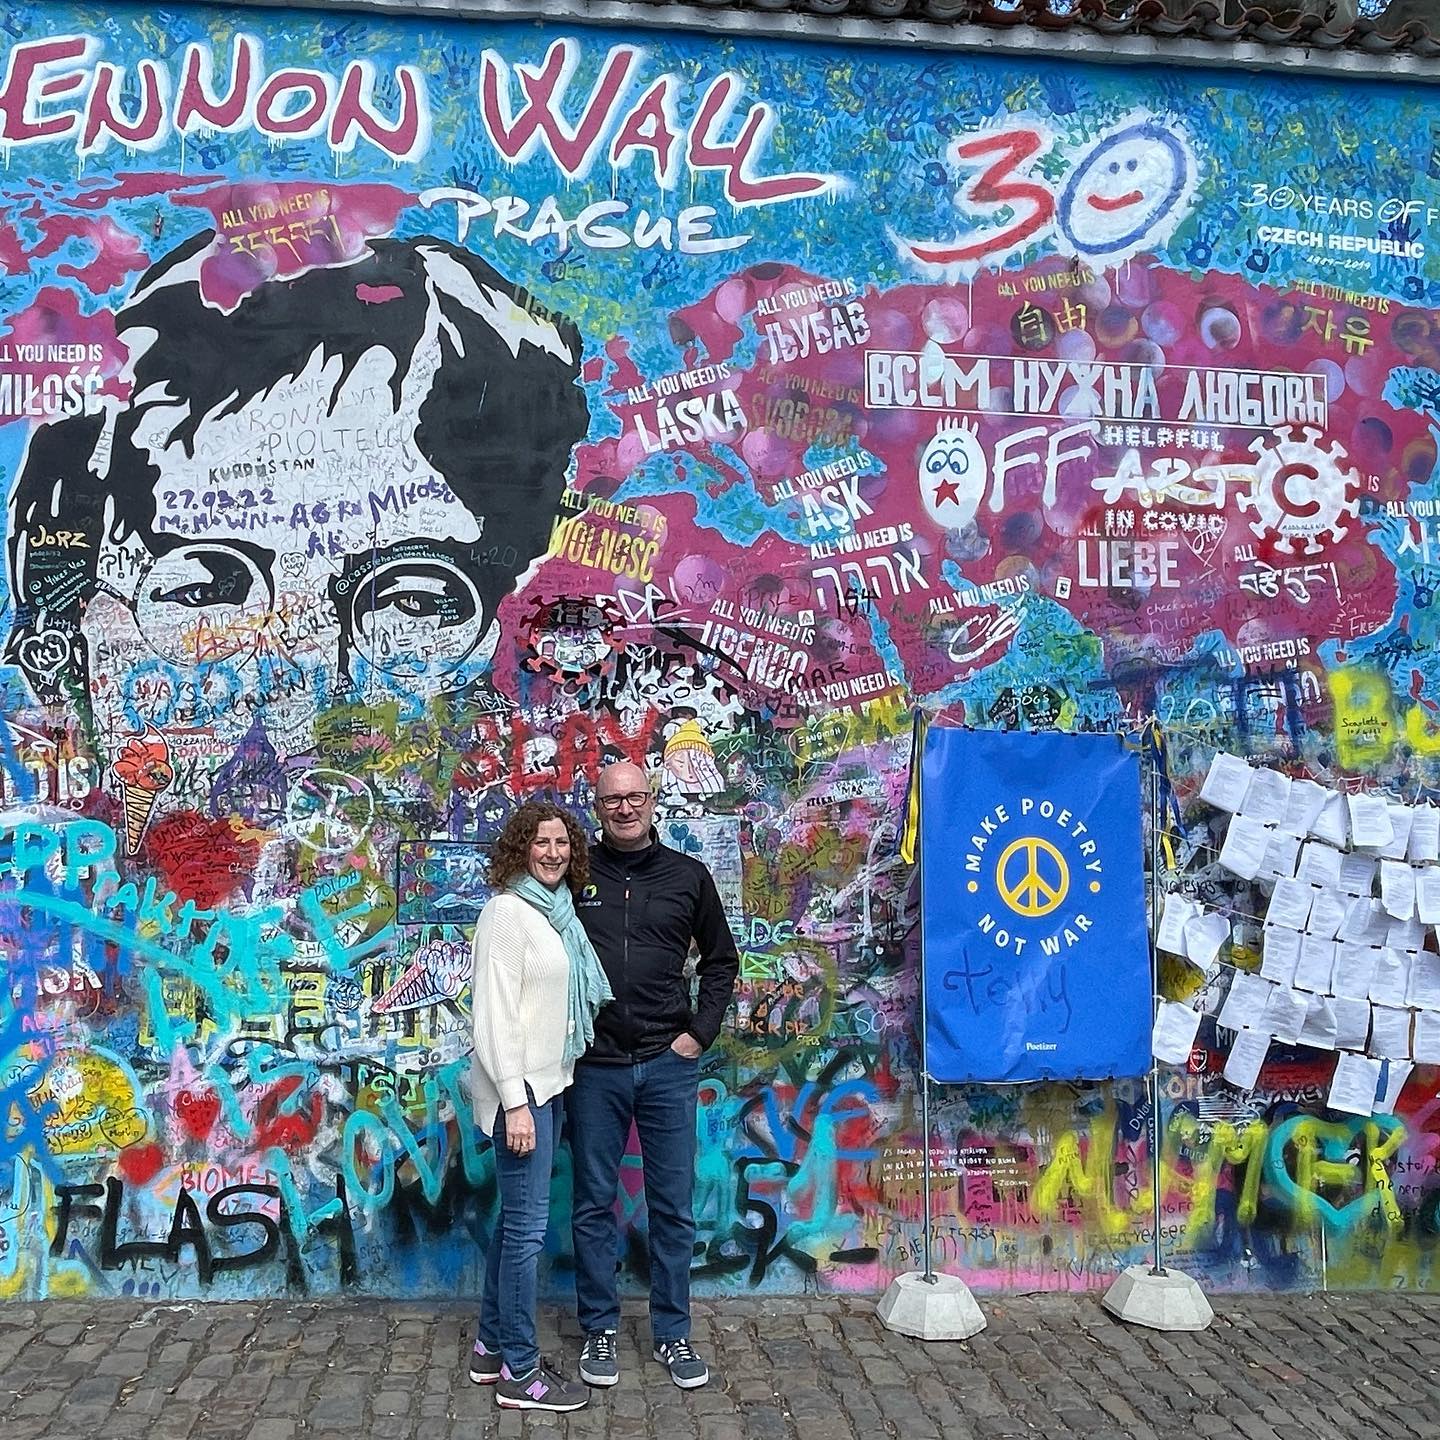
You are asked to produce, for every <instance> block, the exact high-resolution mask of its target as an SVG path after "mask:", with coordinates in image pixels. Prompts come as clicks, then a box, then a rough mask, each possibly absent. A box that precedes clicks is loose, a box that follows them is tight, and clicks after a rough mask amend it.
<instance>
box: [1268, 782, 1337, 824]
mask: <svg viewBox="0 0 1440 1440" xmlns="http://www.w3.org/2000/svg"><path fill="white" fill-rule="evenodd" d="M1328 795H1329V791H1327V790H1326V789H1325V788H1324V786H1321V785H1317V784H1316V783H1315V782H1314V781H1313V780H1292V781H1291V782H1290V794H1289V795H1288V796H1287V797H1286V800H1285V819H1284V820H1283V821H1282V822H1281V825H1280V828H1281V829H1282V830H1284V831H1285V833H1286V834H1287V835H1308V834H1309V833H1310V831H1311V830H1312V829H1313V828H1314V825H1315V822H1316V821H1317V820H1318V819H1319V818H1320V812H1321V811H1322V810H1324V808H1325V801H1326V798H1327V797H1328Z"/></svg>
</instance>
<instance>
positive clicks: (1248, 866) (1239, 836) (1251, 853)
mask: <svg viewBox="0 0 1440 1440" xmlns="http://www.w3.org/2000/svg"><path fill="white" fill-rule="evenodd" d="M1269 846H1270V832H1269V831H1268V830H1267V829H1266V828H1265V827H1264V826H1263V825H1262V824H1260V822H1259V821H1258V820H1251V819H1250V818H1249V817H1248V816H1245V815H1237V816H1236V817H1235V818H1234V819H1233V820H1232V821H1231V822H1230V827H1229V829H1228V830H1226V832H1225V843H1224V844H1223V845H1222V846H1221V847H1220V863H1221V864H1222V865H1223V866H1224V867H1225V868H1226V869H1227V870H1229V871H1231V872H1232V873H1233V874H1235V875H1238V876H1239V877H1240V878H1241V879H1242V880H1253V879H1254V878H1255V877H1256V876H1257V875H1258V874H1259V873H1260V867H1261V866H1262V865H1263V864H1264V863H1265V851H1266V850H1267V849H1269Z"/></svg>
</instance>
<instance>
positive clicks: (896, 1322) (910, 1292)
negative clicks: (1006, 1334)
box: [877, 1270, 987, 1340]
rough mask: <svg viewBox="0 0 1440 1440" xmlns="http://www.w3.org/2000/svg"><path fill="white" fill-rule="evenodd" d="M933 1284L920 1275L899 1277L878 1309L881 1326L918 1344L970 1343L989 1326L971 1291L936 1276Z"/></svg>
mask: <svg viewBox="0 0 1440 1440" xmlns="http://www.w3.org/2000/svg"><path fill="white" fill-rule="evenodd" d="M932 1278H933V1282H934V1283H933V1284H932V1283H931V1282H930V1281H927V1280H926V1279H925V1277H924V1276H923V1275H922V1274H921V1273H920V1272H919V1271H918V1270H912V1271H910V1273H909V1274H908V1275H897V1276H896V1277H895V1279H894V1280H893V1281H892V1282H891V1284H890V1288H889V1289H888V1290H887V1291H886V1292H885V1295H884V1298H883V1299H882V1300H881V1301H880V1304H879V1306H878V1307H877V1313H878V1314H879V1316H880V1323H881V1324H882V1325H884V1326H885V1328H886V1329H887V1330H893V1331H895V1333H896V1334H897V1335H911V1336H914V1338H915V1339H917V1340H968V1339H969V1338H970V1337H971V1336H972V1335H978V1334H979V1333H980V1332H981V1331H982V1330H983V1329H984V1328H985V1325H986V1323H987V1322H986V1320H985V1316H984V1315H983V1314H981V1312H980V1307H979V1306H978V1305H977V1304H976V1303H975V1297H974V1296H973V1295H972V1294H971V1293H970V1287H969V1286H968V1285H967V1284H966V1283H965V1282H964V1281H963V1280H961V1279H960V1278H959V1277H958V1276H955V1275H941V1274H939V1273H936V1274H935V1275H934V1276H933V1277H932Z"/></svg>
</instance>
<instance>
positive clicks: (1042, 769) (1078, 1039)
mask: <svg viewBox="0 0 1440 1440" xmlns="http://www.w3.org/2000/svg"><path fill="white" fill-rule="evenodd" d="M920 785H921V797H920V808H921V818H920V847H921V849H920V858H921V866H922V873H921V884H922V905H923V909H924V924H925V931H924V934H925V941H924V943H925V1018H926V1024H927V1026H928V1034H927V1043H928V1050H929V1070H930V1074H931V1075H932V1076H933V1077H934V1078H935V1079H936V1080H940V1081H944V1082H959V1081H981V1082H987V1083H997V1084H998V1083H1011V1082H1015V1081H1025V1080H1056V1079H1065V1080H1073V1079H1085V1080H1101V1079H1108V1078H1111V1077H1114V1076H1122V1075H1125V1076H1133V1075H1142V1074H1144V1073H1145V1072H1146V1071H1147V1070H1148V1069H1149V1068H1150V1026H1151V1015H1152V1001H1151V988H1150V986H1151V980H1150V948H1149V945H1150V942H1149V930H1148V927H1147V925H1146V919H1145V872H1144V865H1143V861H1142V857H1141V843H1140V767H1139V757H1138V756H1137V755H1136V754H1135V753H1134V752H1133V751H1130V750H1127V749H1126V748H1125V745H1124V742H1123V741H1122V739H1121V737H1120V736H1118V735H1063V734H1039V735H1032V734H1024V733H1017V732H1000V731H972V730H960V729H953V728H951V729H947V728H943V727H941V726H931V728H930V731H929V733H928V735H927V736H926V738H925V753H924V761H923V765H922V769H921V779H920Z"/></svg>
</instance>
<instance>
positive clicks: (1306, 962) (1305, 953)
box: [1295, 935, 1338, 995]
mask: <svg viewBox="0 0 1440 1440" xmlns="http://www.w3.org/2000/svg"><path fill="white" fill-rule="evenodd" d="M1337 949H1338V947H1337V946H1336V944H1335V942H1334V941H1333V940H1325V939H1322V938H1321V937H1320V936H1319V935H1302V936H1301V937H1300V963H1299V964H1298V965H1296V967H1295V983H1296V984H1297V985H1298V986H1299V987H1300V988H1301V989H1302V990H1315V991H1318V992H1319V993H1320V994H1322V995H1323V994H1325V993H1327V992H1328V991H1329V989H1330V974H1331V971H1333V970H1334V968H1335V954H1336V951H1337Z"/></svg>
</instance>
